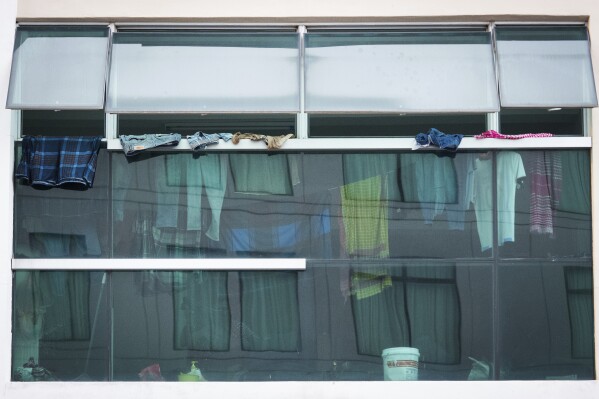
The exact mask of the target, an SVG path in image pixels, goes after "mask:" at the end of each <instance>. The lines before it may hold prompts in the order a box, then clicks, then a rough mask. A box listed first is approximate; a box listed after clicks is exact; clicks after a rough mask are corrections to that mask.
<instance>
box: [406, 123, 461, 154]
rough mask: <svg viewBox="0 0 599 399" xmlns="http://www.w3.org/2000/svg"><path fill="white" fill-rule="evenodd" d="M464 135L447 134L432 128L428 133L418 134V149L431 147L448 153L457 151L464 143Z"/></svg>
mask: <svg viewBox="0 0 599 399" xmlns="http://www.w3.org/2000/svg"><path fill="white" fill-rule="evenodd" d="M463 137H464V135H463V134H445V133H443V132H442V131H440V130H438V129H435V128H431V129H430V130H429V131H428V133H426V134H425V133H418V134H417V135H416V144H417V146H416V148H415V149H418V148H423V147H429V146H435V147H439V148H440V149H442V150H446V151H457V149H458V147H459V146H460V143H461V142H462V138H463Z"/></svg>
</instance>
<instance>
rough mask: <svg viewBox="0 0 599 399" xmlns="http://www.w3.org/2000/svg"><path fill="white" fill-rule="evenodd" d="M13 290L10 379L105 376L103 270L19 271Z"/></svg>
mask: <svg viewBox="0 0 599 399" xmlns="http://www.w3.org/2000/svg"><path fill="white" fill-rule="evenodd" d="M13 288H14V292H13V301H14V302H13V335H12V348H13V349H12V379H13V381H104V380H106V379H108V361H109V357H108V354H109V344H110V337H109V335H108V334H107V333H108V321H109V317H108V316H109V314H108V298H109V292H108V283H107V280H106V273H104V272H86V271H81V272H68V271H17V272H15V274H14V280H13Z"/></svg>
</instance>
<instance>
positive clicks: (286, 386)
mask: <svg viewBox="0 0 599 399" xmlns="http://www.w3.org/2000/svg"><path fill="white" fill-rule="evenodd" d="M526 24H530V23H526ZM575 24H579V23H575ZM63 25H64V24H63ZM427 25H428V24H427ZM485 25H488V24H485ZM152 26H154V27H155V26H156V25H155V24H154V25H152ZM304 29H305V27H304ZM302 62H303V61H302ZM301 70H302V71H303V68H301ZM301 82H302V83H301V84H303V79H302V80H301ZM300 95H301V96H302V100H300V104H301V109H300V112H299V113H298V114H297V120H298V123H297V128H298V139H297V140H292V141H290V142H288V143H287V144H286V146H285V148H283V149H281V151H289V150H290V151H297V150H298V149H299V150H306V151H310V150H331V149H335V150H343V149H361V150H366V151H376V150H380V149H411V148H412V144H413V139H411V138H397V139H388V138H384V139H381V140H376V139H367V138H352V139H314V138H312V139H307V128H308V126H307V114H306V113H305V108H304V101H303V90H300ZM12 112H13V118H12V120H13V126H12V129H13V131H12V134H13V136H12V137H15V138H17V141H18V138H20V129H21V122H20V119H21V118H20V116H21V115H20V114H21V111H19V110H14V111H12ZM591 113H592V112H591V109H584V112H583V116H584V121H583V122H584V126H585V128H584V136H583V137H554V138H550V139H535V138H531V139H522V140H504V141H498V140H482V141H480V140H476V139H474V138H470V137H466V138H464V140H463V141H462V145H461V147H460V148H463V149H497V150H500V149H507V148H510V149H519V148H535V149H542V148H581V149H582V148H588V149H592V140H591V137H589V136H590V132H591V121H592V117H591ZM340 116H342V115H340ZM498 118H499V113H490V114H487V128H488V129H494V130H498V127H499V124H498V122H499V119H498ZM105 120H106V122H105V135H106V136H105V137H106V138H105V139H104V141H106V142H107V146H108V149H109V150H110V151H118V150H120V149H121V146H120V142H119V141H118V139H116V131H117V116H116V115H115V114H108V113H107V114H106V119H105ZM373 140H374V141H373ZM242 145H243V147H242V146H241V145H240V146H236V147H231V143H221V144H219V145H218V147H215V148H209V149H208V150H207V151H230V150H232V149H235V150H244V151H245V150H256V151H263V150H264V147H263V145H262V144H261V143H253V142H252V143H249V142H248V143H242ZM172 149H173V148H171V150H172ZM174 149H175V150H177V151H189V150H190V148H189V145H188V144H187V143H186V140H183V141H182V142H181V144H180V145H179V146H178V147H175V148H174ZM11 151H12V150H11ZM11 203H12V202H11ZM227 260H228V259H223V260H219V259H214V261H216V262H220V261H227ZM284 260H285V261H288V259H284ZM21 261H23V260H21V259H13V260H12V270H13V271H14V270H38V269H48V264H49V263H48V262H50V263H51V264H52V265H55V269H54V270H78V269H79V268H78V267H76V266H75V265H73V267H74V268H70V267H69V268H66V269H65V266H67V265H66V264H65V262H64V261H65V260H63V259H60V260H56V259H33V260H28V261H30V263H25V264H20V263H21ZM89 261H90V260H89V259H84V260H80V264H85V263H87V262H89ZM151 261H152V260H150V259H139V260H135V262H136V263H138V265H137V266H136V267H134V269H135V270H137V269H138V268H139V270H147V269H155V267H154V266H152V267H148V266H149V265H150V263H151ZM180 261H182V260H181V259H170V260H169V263H170V264H173V265H177V264H178V263H179V262H180ZM203 261H205V260H203ZM260 262H261V263H262V264H263V265H272V266H275V265H276V264H278V263H279V260H278V259H261V260H260ZM100 263H101V264H102V266H101V267H100V266H99V265H100ZM117 263H119V264H121V265H122V269H121V266H119V265H117ZM163 263H164V262H163ZM236 263H238V262H236ZM97 264H98V266H97V267H98V269H102V270H131V269H132V266H131V264H132V260H129V259H101V260H98V263H97ZM113 266H117V267H113ZM125 266H126V267H125ZM217 266H222V265H217ZM178 268H179V267H178V266H173V267H171V268H169V269H178ZM269 268H270V267H269ZM304 268H305V260H304ZM238 269H239V268H237V269H214V270H238ZM81 270H96V269H95V267H94V268H92V269H90V268H89V267H83V266H81ZM185 270H205V269H203V268H202V267H201V266H198V265H195V266H193V267H191V266H190V269H185ZM292 270H302V269H292ZM595 280H597V278H596V277H595ZM595 325H597V320H595ZM595 333H596V334H597V332H595ZM8 335H9V338H10V333H9V334H8ZM596 353H597V348H595V354H596ZM595 361H597V357H596V356H595ZM596 367H597V366H596ZM496 382H497V381H489V382H488V383H481V384H470V383H469V381H460V382H452V383H451V384H452V385H451V386H452V389H455V392H456V395H458V394H457V392H461V393H460V394H459V395H460V397H461V395H464V394H465V393H466V394H465V396H468V395H472V396H474V395H477V396H480V395H481V394H482V395H485V394H488V396H493V395H498V392H499V393H505V394H507V392H511V391H512V390H514V389H522V387H523V385H522V384H523V383H522V382H518V381H503V382H502V385H501V388H500V389H499V390H498V389H497V386H498V385H497V384H496ZM572 383H573V382H568V383H563V382H562V383H557V384H568V385H562V386H568V387H572V385H571V384H572ZM574 383H575V384H576V385H575V386H576V389H577V392H578V393H579V394H581V397H582V396H583V395H586V397H589V398H590V397H594V396H593V395H594V393H595V392H596V389H597V385H596V381H593V380H590V381H577V382H574ZM389 384H391V385H389ZM393 384H396V385H393ZM397 384H402V385H397ZM411 384H418V383H407V382H382V381H380V382H378V381H377V382H368V384H364V383H363V382H355V383H354V382H351V383H350V382H336V381H325V382H322V383H310V382H281V383H273V382H256V383H248V382H245V383H239V382H233V383H230V382H228V383H214V382H213V383H211V384H202V387H201V392H202V393H204V394H208V395H221V396H223V395H231V396H233V395H236V396H237V395H239V394H240V393H241V392H244V394H246V395H256V396H258V395H260V397H263V398H278V397H280V393H281V392H287V393H288V392H289V391H290V390H295V391H296V392H303V393H304V394H306V395H311V396H316V395H328V396H340V395H343V396H344V397H356V398H357V397H365V396H366V395H371V394H372V392H373V390H374V391H377V392H378V391H380V392H385V391H388V389H389V388H390V387H395V386H396V387H397V388H398V389H403V388H404V387H405V388H407V389H412V388H411V387H414V385H411ZM524 384H529V385H524V387H526V388H525V389H526V390H528V391H530V392H539V391H545V390H546V386H543V385H542V384H543V383H542V382H541V381H537V382H528V383H524ZM473 385H475V386H473ZM65 386H67V387H68V389H69V390H70V392H69V394H73V395H75V394H77V395H86V394H89V391H88V390H91V389H94V390H95V391H96V392H97V394H98V395H113V396H114V395H115V394H118V395H119V396H120V395H127V394H128V395H130V396H133V395H137V394H139V392H140V391H139V390H140V389H142V390H146V389H147V390H148V392H150V391H151V392H152V394H154V395H164V396H167V395H172V392H173V391H172V390H173V389H176V390H177V391H178V392H181V393H189V392H190V391H189V389H190V388H189V387H181V385H180V384H177V385H175V384H174V383H163V384H152V383H144V382H135V383H117V382H109V383H105V382H94V383H85V384H72V383H55V384H52V383H39V382H38V383H22V382H9V383H7V388H6V395H7V397H17V396H20V395H23V394H25V393H27V392H31V393H35V392H39V390H43V392H44V393H45V394H47V395H53V396H58V395H64V390H63V388H64V387H65ZM267 386H268V387H269V389H266V390H265V387H267ZM446 386H447V381H441V382H431V381H427V383H426V384H422V383H421V384H418V386H417V387H415V388H414V389H415V390H414V392H418V393H419V394H420V395H423V396H431V397H432V396H438V393H439V389H443V387H446ZM195 390H197V388H195V387H194V391H195Z"/></svg>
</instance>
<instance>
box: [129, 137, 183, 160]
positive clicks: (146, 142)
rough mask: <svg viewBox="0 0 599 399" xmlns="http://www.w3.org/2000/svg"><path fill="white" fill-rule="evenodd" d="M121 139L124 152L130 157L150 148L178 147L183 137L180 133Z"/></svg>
mask: <svg viewBox="0 0 599 399" xmlns="http://www.w3.org/2000/svg"><path fill="white" fill-rule="evenodd" d="M120 139H121V144H122V146H123V151H124V152H125V155H126V156H128V157H129V156H132V155H135V154H137V153H139V152H141V151H144V150H147V149H150V148H156V147H162V146H174V145H177V144H179V141H181V135H180V134H179V133H165V134H142V135H138V136H134V135H124V136H121V137H120Z"/></svg>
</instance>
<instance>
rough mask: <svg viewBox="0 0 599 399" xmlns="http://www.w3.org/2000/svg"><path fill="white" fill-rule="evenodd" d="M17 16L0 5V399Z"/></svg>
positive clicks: (5, 356)
mask: <svg viewBox="0 0 599 399" xmlns="http://www.w3.org/2000/svg"><path fill="white" fill-rule="evenodd" d="M16 15H17V1H16V0H1V1H0V187H1V189H0V224H1V225H2V228H0V326H3V327H0V328H1V330H0V397H1V396H2V391H3V389H2V388H1V387H2V385H4V383H6V382H7V381H9V380H10V344H11V342H10V329H9V328H8V327H7V326H10V325H11V297H12V293H11V290H12V288H11V279H12V273H11V254H12V199H13V195H12V191H13V188H12V187H13V185H12V172H13V164H12V162H13V150H12V149H13V140H12V137H11V135H10V132H11V112H10V111H9V110H7V109H5V108H4V105H5V102H6V94H7V90H8V80H9V75H10V64H11V58H12V47H13V42H14V34H15V18H16Z"/></svg>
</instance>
